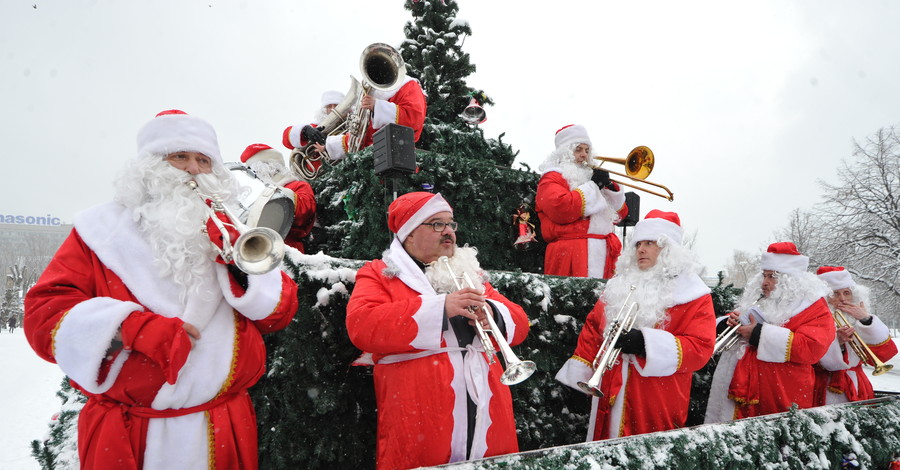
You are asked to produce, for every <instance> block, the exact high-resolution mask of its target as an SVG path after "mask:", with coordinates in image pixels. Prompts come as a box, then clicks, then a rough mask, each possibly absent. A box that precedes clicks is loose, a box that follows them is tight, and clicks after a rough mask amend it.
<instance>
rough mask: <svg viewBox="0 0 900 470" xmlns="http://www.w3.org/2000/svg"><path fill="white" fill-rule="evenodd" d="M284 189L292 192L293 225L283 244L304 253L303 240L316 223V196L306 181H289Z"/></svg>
mask: <svg viewBox="0 0 900 470" xmlns="http://www.w3.org/2000/svg"><path fill="white" fill-rule="evenodd" d="M284 187H285V188H287V189H290V190H291V191H293V192H294V194H295V197H294V223H293V225H291V229H290V230H289V231H288V234H287V236H286V237H285V238H284V243H285V244H287V245H288V246H292V247H294V248H296V249H298V250H300V253H306V247H304V246H303V239H304V238H306V236H307V235H309V232H311V231H312V228H313V225H315V223H316V196H315V195H314V194H313V189H312V186H310V185H309V183H307V182H306V181H297V180H294V181H291V182H289V183H285V185H284Z"/></svg>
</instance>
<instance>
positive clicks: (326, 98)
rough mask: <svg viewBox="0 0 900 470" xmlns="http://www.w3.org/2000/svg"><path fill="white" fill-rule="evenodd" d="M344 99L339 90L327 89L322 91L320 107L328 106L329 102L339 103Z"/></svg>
mask: <svg viewBox="0 0 900 470" xmlns="http://www.w3.org/2000/svg"><path fill="white" fill-rule="evenodd" d="M343 100H344V94H343V93H341V92H339V91H334V90H328V91H326V92H325V93H322V107H323V108H324V107H325V106H328V105H329V104H339V103H340V102H341V101H343Z"/></svg>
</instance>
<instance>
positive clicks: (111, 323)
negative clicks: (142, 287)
mask: <svg viewBox="0 0 900 470" xmlns="http://www.w3.org/2000/svg"><path fill="white" fill-rule="evenodd" d="M143 310H144V308H143V307H141V306H140V305H138V304H136V303H134V302H123V301H121V300H116V299H112V298H109V297H94V298H92V299H88V300H85V301H84V302H80V303H78V304H77V305H75V306H74V307H72V309H71V310H69V313H68V314H66V316H65V317H63V320H62V323H60V325H59V329H58V330H57V331H56V335H55V336H54V337H53V342H54V348H55V358H56V363H57V364H59V368H60V369H62V371H63V372H65V374H66V375H68V376H69V377H70V378H71V379H72V380H74V381H75V382H77V383H78V385H81V386H82V387H84V389H85V390H87V391H88V392H91V393H104V392H106V391H107V390H109V389H110V387H112V385H113V383H115V381H116V378H117V377H118V376H119V371H120V370H121V369H122V364H124V363H125V359H127V358H128V355H129V352H128V351H122V352H120V353H119V355H118V356H117V357H116V360H115V361H114V362H113V365H112V367H111V368H110V370H109V373H108V374H107V375H106V379H105V380H104V381H103V383H97V378H98V375H99V372H100V366H101V365H102V363H103V360H104V359H105V358H106V350H107V349H109V346H110V344H111V343H112V340H113V338H115V336H116V333H117V332H118V331H119V328H120V327H121V326H122V322H123V321H125V319H126V318H127V317H128V315H130V314H131V313H132V312H140V311H143Z"/></svg>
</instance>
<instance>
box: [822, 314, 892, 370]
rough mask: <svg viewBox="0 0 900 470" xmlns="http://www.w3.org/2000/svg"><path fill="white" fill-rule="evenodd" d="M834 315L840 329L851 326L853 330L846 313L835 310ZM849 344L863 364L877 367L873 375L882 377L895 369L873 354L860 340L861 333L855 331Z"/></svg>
mask: <svg viewBox="0 0 900 470" xmlns="http://www.w3.org/2000/svg"><path fill="white" fill-rule="evenodd" d="M832 314H833V315H834V323H835V324H836V325H837V327H838V328H841V327H844V326H850V327H851V328H852V326H851V325H850V322H849V321H848V320H847V317H846V316H845V315H844V312H842V311H840V310H838V309H834V311H833V312H832ZM847 343H848V344H849V345H850V348H851V349H853V352H854V353H856V356H857V357H859V359H860V360H861V361H862V362H863V363H865V364H871V365H872V366H874V367H875V370H874V371H872V375H881V374H883V373H885V372H887V371H889V370H891V369H893V368H894V365H893V364H885V363H883V362H881V360H880V359H878V356H876V355H875V353H873V352H872V350H871V349H870V348H869V346H868V345H867V344H866V342H865V341H863V339H862V338H860V336H859V333H857V332H856V330H854V331H853V336H851V337H850V340H849V341H847Z"/></svg>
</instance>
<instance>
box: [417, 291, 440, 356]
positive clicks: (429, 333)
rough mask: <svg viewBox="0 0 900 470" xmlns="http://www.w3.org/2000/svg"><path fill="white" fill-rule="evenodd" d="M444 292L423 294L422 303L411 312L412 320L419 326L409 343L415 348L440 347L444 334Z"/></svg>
mask: <svg viewBox="0 0 900 470" xmlns="http://www.w3.org/2000/svg"><path fill="white" fill-rule="evenodd" d="M446 298H447V295H446V294H439V295H423V296H421V299H422V305H420V306H419V310H418V311H416V313H414V314H413V317H412V318H413V321H415V322H416V325H418V327H419V331H418V332H417V333H416V337H415V338H414V339H413V340H412V342H410V343H409V345H410V346H412V347H414V348H416V349H437V348H440V347H441V338H442V337H443V335H444V300H445V299H446Z"/></svg>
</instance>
